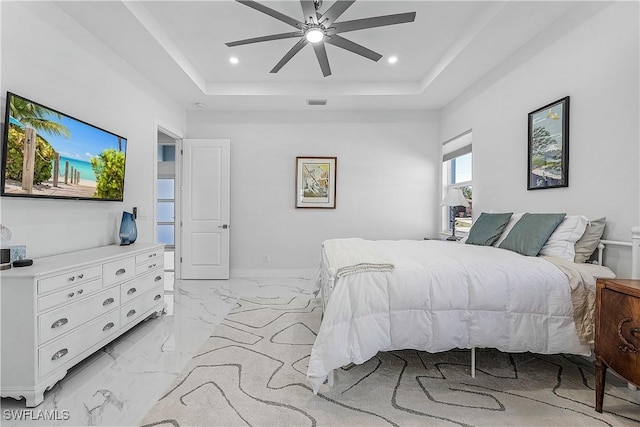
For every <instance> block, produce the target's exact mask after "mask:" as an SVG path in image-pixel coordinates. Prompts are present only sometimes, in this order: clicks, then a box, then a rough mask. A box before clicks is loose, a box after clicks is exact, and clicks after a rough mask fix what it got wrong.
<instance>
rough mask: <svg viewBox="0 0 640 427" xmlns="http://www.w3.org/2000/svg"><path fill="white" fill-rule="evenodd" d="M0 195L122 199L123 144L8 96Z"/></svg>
mask: <svg viewBox="0 0 640 427" xmlns="http://www.w3.org/2000/svg"><path fill="white" fill-rule="evenodd" d="M4 124H5V125H4V134H3V138H2V192H1V194H2V196H12V197H13V196H15V197H36V198H54V199H75V200H106V201H122V200H123V197H124V172H125V160H126V150H127V140H126V138H123V137H121V136H118V135H116V134H114V133H111V132H108V131H106V130H104V129H100V128H98V127H96V126H93V125H90V124H89V123H86V122H83V121H82V120H78V119H75V118H73V117H71V116H68V115H66V114H63V113H61V112H59V111H56V110H54V109H52V108H49V107H45V106H44V105H41V104H38V103H37V102H34V101H30V100H28V99H26V98H23V97H21V96H18V95H15V94H13V93H11V92H8V93H7V105H6V113H5V122H4Z"/></svg>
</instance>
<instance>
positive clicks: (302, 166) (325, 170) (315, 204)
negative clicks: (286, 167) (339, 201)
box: [296, 157, 338, 209]
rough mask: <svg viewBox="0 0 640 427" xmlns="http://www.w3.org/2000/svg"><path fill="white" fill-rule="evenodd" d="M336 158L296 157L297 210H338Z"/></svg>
mask: <svg viewBox="0 0 640 427" xmlns="http://www.w3.org/2000/svg"><path fill="white" fill-rule="evenodd" d="M337 163H338V159H337V158H336V157H296V208H324V209H335V208H336V166H337Z"/></svg>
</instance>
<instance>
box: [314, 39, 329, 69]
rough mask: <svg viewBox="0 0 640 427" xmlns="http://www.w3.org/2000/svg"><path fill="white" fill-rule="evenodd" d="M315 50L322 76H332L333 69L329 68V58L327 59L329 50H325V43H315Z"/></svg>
mask: <svg viewBox="0 0 640 427" xmlns="http://www.w3.org/2000/svg"><path fill="white" fill-rule="evenodd" d="M313 50H314V51H315V52H316V58H318V64H320V69H321V70H322V74H323V75H324V76H325V77H327V76H330V75H331V67H330V66H329V58H327V49H325V47H324V43H314V44H313Z"/></svg>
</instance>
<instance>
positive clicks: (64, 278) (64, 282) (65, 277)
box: [38, 265, 102, 294]
mask: <svg viewBox="0 0 640 427" xmlns="http://www.w3.org/2000/svg"><path fill="white" fill-rule="evenodd" d="M100 277H102V268H101V267H100V266H99V265H96V266H93V267H86V268H79V269H76V270H69V271H67V272H66V273H63V274H58V275H56V276H52V277H47V278H46V279H41V280H38V294H46V293H48V292H52V291H55V290H57V289H62V288H66V287H67V286H71V285H77V284H82V283H85V282H89V281H92V280H94V279H97V278H100Z"/></svg>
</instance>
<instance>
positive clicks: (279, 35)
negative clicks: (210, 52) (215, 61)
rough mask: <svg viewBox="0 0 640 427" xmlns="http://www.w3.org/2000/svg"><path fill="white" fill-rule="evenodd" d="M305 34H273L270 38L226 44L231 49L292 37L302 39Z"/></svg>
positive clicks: (263, 37)
mask: <svg viewBox="0 0 640 427" xmlns="http://www.w3.org/2000/svg"><path fill="white" fill-rule="evenodd" d="M303 35H304V33H303V32H302V31H293V32H291V33H281V34H272V35H270V36H262V37H254V38H251V39H244V40H237V41H235V42H229V43H225V44H226V45H227V46H229V47H234V46H241V45H243V44H249V43H259V42H268V41H271V40H280V39H290V38H292V37H302V36H303Z"/></svg>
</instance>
